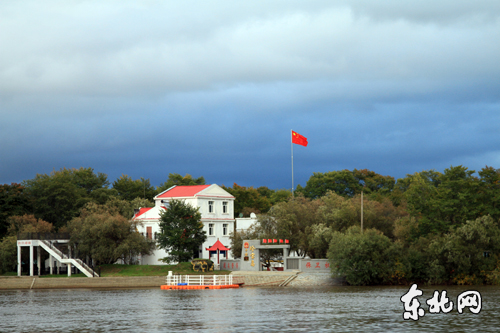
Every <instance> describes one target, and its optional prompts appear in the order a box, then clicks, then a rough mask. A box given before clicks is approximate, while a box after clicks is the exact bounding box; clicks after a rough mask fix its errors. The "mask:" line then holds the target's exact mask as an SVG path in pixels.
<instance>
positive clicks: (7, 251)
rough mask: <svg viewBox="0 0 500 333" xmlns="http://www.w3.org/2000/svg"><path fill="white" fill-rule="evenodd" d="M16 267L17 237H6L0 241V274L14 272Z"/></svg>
mask: <svg viewBox="0 0 500 333" xmlns="http://www.w3.org/2000/svg"><path fill="white" fill-rule="evenodd" d="M16 267H17V236H15V235H13V236H6V237H4V238H3V239H2V240H1V241H0V274H3V273H5V272H14V271H15V270H16Z"/></svg>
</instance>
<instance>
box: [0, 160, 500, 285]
mask: <svg viewBox="0 0 500 333" xmlns="http://www.w3.org/2000/svg"><path fill="white" fill-rule="evenodd" d="M203 184H205V179H204V178H203V177H199V178H193V177H192V176H190V175H186V176H181V175H179V174H169V177H168V179H167V180H166V181H165V182H164V183H162V184H160V185H159V186H157V187H154V186H152V185H151V184H150V181H149V179H143V178H141V179H136V180H133V179H132V178H130V177H128V176H126V175H122V176H121V177H120V178H119V179H117V180H115V181H114V182H113V183H112V184H111V183H110V182H109V180H108V179H107V176H106V175H105V174H102V173H95V172H94V170H93V169H91V168H80V169H62V170H59V171H54V172H52V173H51V174H50V175H37V176H36V177H35V178H34V179H31V180H26V181H24V182H22V183H21V184H10V185H7V184H5V185H0V240H1V241H0V262H1V263H2V264H1V265H0V266H5V265H6V264H5V263H6V262H9V261H8V260H7V261H6V260H2V258H4V257H2V256H5V255H7V257H9V255H8V254H9V253H11V254H12V253H13V252H12V251H13V249H14V250H15V243H13V239H14V237H15V234H16V233H17V232H25V231H26V230H42V229H43V230H47V228H49V229H50V230H54V231H55V230H66V231H72V235H73V234H74V235H75V236H72V237H74V238H75V242H78V244H81V248H82V249H81V251H87V254H86V255H87V256H92V257H93V258H94V257H95V258H98V255H97V253H96V252H95V251H97V250H96V247H95V246H94V247H93V251H94V252H90V251H91V249H90V247H89V248H88V249H87V250H84V246H83V242H84V241H83V239H88V234H85V233H84V231H85V230H84V228H80V227H79V226H81V225H83V224H85V223H89V224H92V223H94V224H95V225H94V228H96V227H97V225H103V226H105V225H106V224H107V223H108V222H109V224H110V225H113V223H115V225H114V227H113V228H116V230H120V229H119V227H118V226H119V225H124V226H127V230H129V232H128V233H125V232H122V233H121V234H122V235H123V237H122V239H115V240H113V241H112V242H111V241H109V242H108V243H107V245H106V244H105V245H103V246H102V249H105V248H107V247H110V248H111V247H114V248H118V247H120V244H131V246H132V247H133V248H134V250H132V249H131V247H126V246H125V245H123V246H121V250H117V251H115V252H113V251H108V257H107V258H106V259H105V258H104V257H99V258H100V259H99V260H100V261H102V262H104V261H105V260H109V261H110V262H114V261H113V260H115V259H116V258H121V259H124V260H125V261H127V260H130V258H133V257H134V255H135V254H136V253H141V251H142V253H147V251H149V249H150V247H148V246H151V244H149V245H148V244H142V245H141V244H136V243H135V241H134V239H129V240H127V237H128V235H130V234H131V233H133V231H134V226H133V225H131V224H130V222H129V221H130V218H131V217H132V215H133V210H134V209H135V208H138V207H148V206H152V204H153V203H152V202H151V200H152V198H153V197H154V196H155V195H156V194H158V193H160V192H162V191H164V190H166V189H168V188H169V187H171V186H173V185H203ZM222 187H223V188H224V189H225V190H226V191H228V192H229V193H231V194H232V195H233V196H235V198H236V199H235V209H234V213H235V217H238V216H249V214H250V213H252V212H254V213H257V214H258V216H259V224H257V225H255V226H253V227H252V228H250V229H249V230H247V231H245V232H242V233H237V232H236V233H234V234H233V235H232V241H233V244H232V250H233V254H235V255H236V256H238V251H239V249H241V240H242V239H244V238H247V239H248V238H282V239H283V238H286V239H289V240H290V244H291V246H292V249H293V250H294V251H297V253H299V255H302V256H309V257H311V258H325V257H328V258H329V259H330V260H331V267H332V269H333V270H334V271H335V272H336V273H339V274H342V275H345V276H346V277H347V279H348V282H349V283H351V284H378V283H410V282H420V283H422V282H424V283H457V284H460V283H497V282H499V280H500V268H499V263H498V261H499V259H500V257H499V253H500V252H499V248H498V247H499V246H500V238H499V237H500V236H499V235H500V232H499V227H500V226H499V220H500V170H499V169H494V168H492V167H484V168H483V169H481V170H480V171H479V172H477V173H476V172H475V171H474V170H468V169H467V168H466V167H463V166H451V167H450V168H448V169H445V170H444V171H443V172H437V171H434V170H427V171H422V172H417V173H414V174H409V175H407V176H406V177H404V178H400V179H397V181H396V180H395V179H394V178H393V177H391V176H382V175H380V174H377V173H375V172H373V171H370V170H366V169H364V170H357V169H354V170H340V171H330V172H325V173H320V172H317V173H314V174H313V175H312V176H311V177H310V178H309V180H308V181H307V183H306V185H305V186H304V187H302V186H300V185H298V186H297V189H296V190H295V197H294V198H292V196H291V191H289V190H286V189H279V190H272V189H269V188H267V187H265V186H261V187H257V188H254V187H244V186H240V185H238V184H236V183H234V184H233V186H232V187H226V186H224V185H222ZM361 192H363V198H364V199H363V217H364V218H363V220H364V230H363V232H361V229H360V220H361ZM95 215H99V216H100V217H99V219H97V220H96V219H95V218H94V217H93V216H95ZM90 217H92V218H90ZM23 219H24V220H23ZM103 221H107V222H106V223H104V222H103ZM118 221H121V222H118ZM123 221H126V222H123ZM120 223H121V224H120ZM113 228H108V229H113ZM78 235H80V236H78ZM78 237H80V238H78ZM104 238H105V239H110V238H112V237H103V240H102V242H104ZM12 244H14V246H12ZM94 244H96V242H94ZM134 251H138V252H134ZM102 252H105V251H104V250H102ZM111 252H113V253H114V254H113V255H110V254H109V253H111ZM266 255H268V259H269V258H271V256H272V255H273V254H272V252H270V253H268V254H266ZM13 265H15V261H14V263H13ZM7 268H8V267H6V268H3V269H4V270H5V269H7ZM0 269H1V268H0Z"/></svg>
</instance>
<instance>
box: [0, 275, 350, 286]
mask: <svg viewBox="0 0 500 333" xmlns="http://www.w3.org/2000/svg"><path fill="white" fill-rule="evenodd" d="M231 275H233V281H234V283H238V284H243V286H244V287H279V286H283V287H284V286H286V287H315V286H334V285H342V284H343V281H342V280H341V279H332V278H331V276H330V274H326V273H323V274H321V273H302V272H300V271H285V272H267V271H264V272H246V271H235V272H232V273H231ZM165 278H166V277H165V276H126V277H100V278H87V277H71V278H68V277H58V278H40V277H38V276H35V277H30V276H23V277H17V276H15V277H13V276H10V277H0V290H8V289H85V288H160V286H161V285H164V284H165Z"/></svg>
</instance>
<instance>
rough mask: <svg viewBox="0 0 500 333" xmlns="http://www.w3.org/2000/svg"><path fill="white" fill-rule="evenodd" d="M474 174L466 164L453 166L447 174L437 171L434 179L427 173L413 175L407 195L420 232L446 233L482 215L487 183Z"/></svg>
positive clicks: (409, 209) (425, 233)
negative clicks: (483, 194)
mask: <svg viewBox="0 0 500 333" xmlns="http://www.w3.org/2000/svg"><path fill="white" fill-rule="evenodd" d="M473 174H474V171H473V170H467V168H466V167H463V166H457V167H453V166H452V167H450V168H448V169H445V171H444V173H443V174H433V175H432V176H433V177H434V179H432V178H430V177H429V176H428V174H425V173H416V174H414V175H413V176H412V177H411V182H410V185H409V187H408V189H407V190H406V192H405V197H406V201H407V203H408V211H409V213H410V215H411V216H412V217H415V218H417V220H418V224H419V233H420V235H427V234H429V233H444V232H447V231H448V229H449V228H450V227H453V228H456V227H458V226H460V225H462V224H464V223H465V222H466V221H467V220H474V219H476V218H477V217H479V216H481V215H482V214H481V213H482V211H484V206H482V205H481V198H484V196H482V195H481V194H482V193H481V192H484V191H483V190H484V184H482V183H481V182H480V180H479V179H478V178H477V177H475V176H473Z"/></svg>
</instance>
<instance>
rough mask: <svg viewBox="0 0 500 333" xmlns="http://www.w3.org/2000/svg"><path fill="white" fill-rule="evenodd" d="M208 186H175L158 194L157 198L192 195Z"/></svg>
mask: <svg viewBox="0 0 500 333" xmlns="http://www.w3.org/2000/svg"><path fill="white" fill-rule="evenodd" d="M209 186H210V185H189V186H175V187H174V188H172V189H171V190H168V191H166V192H163V193H162V194H160V195H158V198H179V197H194V196H195V195H196V194H197V193H199V192H201V191H203V190H204V189H206V188H207V187H209Z"/></svg>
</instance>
